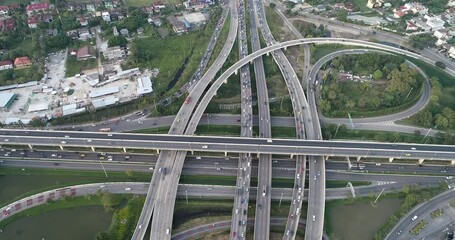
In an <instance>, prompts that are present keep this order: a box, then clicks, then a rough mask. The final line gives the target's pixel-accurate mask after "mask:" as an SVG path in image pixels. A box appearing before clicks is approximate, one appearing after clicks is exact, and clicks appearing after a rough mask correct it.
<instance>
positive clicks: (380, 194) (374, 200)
mask: <svg viewBox="0 0 455 240" xmlns="http://www.w3.org/2000/svg"><path fill="white" fill-rule="evenodd" d="M384 190H385V188H382V191H381V192H380V193H379V195H378V197H377V198H376V200H374V202H373V205H375V204H376V202H377V201H378V200H379V197H380V196H381V195H382V193H383V192H384Z"/></svg>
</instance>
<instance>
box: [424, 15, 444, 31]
mask: <svg viewBox="0 0 455 240" xmlns="http://www.w3.org/2000/svg"><path fill="white" fill-rule="evenodd" d="M424 18H425V19H427V24H428V26H430V28H431V30H430V31H436V30H439V29H443V28H444V24H445V23H446V22H444V20H442V19H441V17H440V16H433V15H430V14H428V15H425V17H424Z"/></svg>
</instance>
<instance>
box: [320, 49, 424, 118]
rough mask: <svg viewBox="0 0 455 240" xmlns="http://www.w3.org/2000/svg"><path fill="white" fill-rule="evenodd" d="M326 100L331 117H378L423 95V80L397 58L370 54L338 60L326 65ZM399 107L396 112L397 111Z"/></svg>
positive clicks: (324, 108) (325, 108)
mask: <svg viewBox="0 0 455 240" xmlns="http://www.w3.org/2000/svg"><path fill="white" fill-rule="evenodd" d="M326 67H330V70H329V71H328V73H327V74H326V75H325V76H324V77H323V81H324V85H323V88H322V100H321V102H320V105H321V109H322V111H323V113H324V115H327V116H330V117H346V116H347V115H348V113H350V114H351V116H359V117H362V116H374V115H379V114H383V113H387V112H395V111H397V110H401V107H400V106H402V105H405V106H406V107H408V105H409V103H410V102H414V101H417V100H418V98H419V96H420V94H421V86H422V83H423V81H424V79H423V77H422V76H421V75H420V74H419V72H418V71H417V70H416V69H413V68H410V67H409V66H408V65H407V64H405V63H404V58H402V57H397V56H394V55H383V54H378V53H368V54H360V55H345V56H341V57H337V58H335V59H333V60H332V61H330V62H329V63H327V64H326ZM394 108H395V109H394Z"/></svg>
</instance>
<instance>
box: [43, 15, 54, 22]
mask: <svg viewBox="0 0 455 240" xmlns="http://www.w3.org/2000/svg"><path fill="white" fill-rule="evenodd" d="M41 20H43V22H46V23H51V22H52V21H53V20H54V18H53V17H52V15H51V14H43V15H42V16H41Z"/></svg>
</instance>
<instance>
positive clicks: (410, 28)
mask: <svg viewBox="0 0 455 240" xmlns="http://www.w3.org/2000/svg"><path fill="white" fill-rule="evenodd" d="M418 29H419V28H418V27H417V25H415V24H414V23H413V22H411V21H406V31H408V32H415V31H417V30H418Z"/></svg>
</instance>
